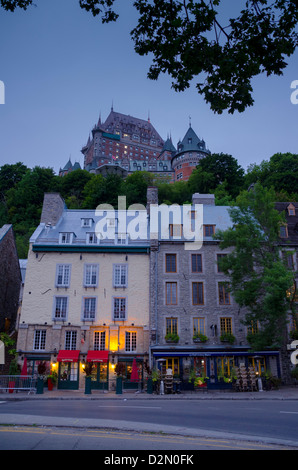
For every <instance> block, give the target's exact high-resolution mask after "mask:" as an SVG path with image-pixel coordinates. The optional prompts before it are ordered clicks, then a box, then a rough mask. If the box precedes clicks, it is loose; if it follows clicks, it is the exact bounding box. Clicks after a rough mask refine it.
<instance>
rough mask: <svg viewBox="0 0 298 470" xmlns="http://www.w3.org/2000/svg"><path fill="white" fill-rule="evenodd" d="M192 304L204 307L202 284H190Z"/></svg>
mask: <svg viewBox="0 0 298 470" xmlns="http://www.w3.org/2000/svg"><path fill="white" fill-rule="evenodd" d="M192 304H193V305H204V287H203V283H202V282H193V283H192Z"/></svg>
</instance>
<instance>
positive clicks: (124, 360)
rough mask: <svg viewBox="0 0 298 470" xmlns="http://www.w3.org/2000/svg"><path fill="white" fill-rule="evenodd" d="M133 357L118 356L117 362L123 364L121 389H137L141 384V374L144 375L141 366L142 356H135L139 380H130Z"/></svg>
mask: <svg viewBox="0 0 298 470" xmlns="http://www.w3.org/2000/svg"><path fill="white" fill-rule="evenodd" d="M133 359H134V358H133V357H125V356H122V357H121V356H119V358H118V363H120V364H123V371H124V372H123V382H122V386H123V390H137V389H138V388H139V387H140V386H142V384H143V376H144V367H143V361H144V358H143V357H136V358H135V359H136V363H137V370H138V376H139V381H138V382H133V381H131V373H132V364H133Z"/></svg>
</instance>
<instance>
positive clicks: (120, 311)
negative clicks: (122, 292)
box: [113, 297, 126, 320]
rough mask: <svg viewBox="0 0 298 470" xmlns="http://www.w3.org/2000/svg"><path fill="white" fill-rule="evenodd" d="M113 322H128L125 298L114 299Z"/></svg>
mask: <svg viewBox="0 0 298 470" xmlns="http://www.w3.org/2000/svg"><path fill="white" fill-rule="evenodd" d="M113 320H126V298H125V297H114V305H113Z"/></svg>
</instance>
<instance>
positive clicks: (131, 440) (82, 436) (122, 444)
mask: <svg viewBox="0 0 298 470" xmlns="http://www.w3.org/2000/svg"><path fill="white" fill-rule="evenodd" d="M0 450H97V451H98V450H100V451H105V452H102V453H101V456H102V457H103V458H104V459H108V457H109V456H111V455H113V456H114V460H115V458H116V457H120V456H121V455H122V454H121V452H122V451H126V453H125V454H124V455H126V456H129V455H130V456H131V457H136V456H139V463H141V462H143V463H144V462H146V461H147V463H148V460H149V459H150V464H151V465H152V464H159V461H160V457H159V455H161V454H160V451H166V452H165V455H167V456H168V458H173V459H174V458H175V461H174V463H175V464H177V463H178V464H182V463H184V461H185V456H188V457H189V459H190V460H189V462H190V464H194V465H195V464H197V463H198V462H197V460H198V451H201V450H296V449H291V448H289V447H288V446H283V445H274V444H267V443H261V442H250V441H248V442H245V441H241V440H240V441H237V440H233V439H228V438H226V439H223V438H221V439H215V438H213V439H211V438H204V437H185V436H177V435H160V434H147V433H135V432H134V431H126V432H123V431H113V430H104V429H81V428H79V429H73V428H55V427H31V426H9V427H7V426H1V425H0ZM140 450H141V451H142V452H141V453H140ZM108 451H112V453H111V452H108ZM119 451H120V452H119ZM127 451H138V452H137V453H135V452H131V453H127ZM144 451H148V452H144ZM174 456H175V457H174ZM182 456H184V461H183V457H182ZM201 460H202V457H201V456H200V461H201ZM177 461H178V462H177ZM97 463H100V462H99V461H98V459H97ZM160 463H164V462H160ZM185 463H186V462H185Z"/></svg>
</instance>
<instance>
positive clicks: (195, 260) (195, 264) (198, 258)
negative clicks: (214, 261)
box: [191, 254, 202, 273]
mask: <svg viewBox="0 0 298 470" xmlns="http://www.w3.org/2000/svg"><path fill="white" fill-rule="evenodd" d="M191 272H193V273H201V272H202V255H199V254H194V255H191Z"/></svg>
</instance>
